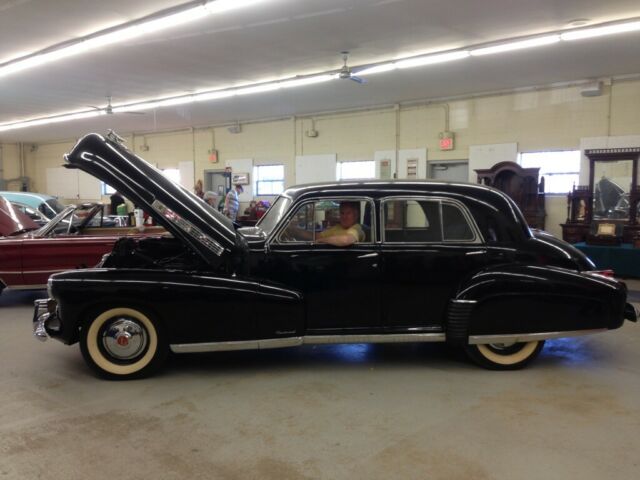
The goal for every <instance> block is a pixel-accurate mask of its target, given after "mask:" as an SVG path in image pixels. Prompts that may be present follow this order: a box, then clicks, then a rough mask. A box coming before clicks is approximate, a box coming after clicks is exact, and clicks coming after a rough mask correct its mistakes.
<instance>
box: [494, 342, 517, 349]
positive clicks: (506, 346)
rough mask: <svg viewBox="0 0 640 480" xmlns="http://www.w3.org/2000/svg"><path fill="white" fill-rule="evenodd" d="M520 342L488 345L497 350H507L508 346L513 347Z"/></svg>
mask: <svg viewBox="0 0 640 480" xmlns="http://www.w3.org/2000/svg"><path fill="white" fill-rule="evenodd" d="M516 343H518V342H507V343H489V344H488V345H489V346H490V347H491V348H493V349H495V350H506V349H508V348H511V347H513V346H514V345H515V344H516Z"/></svg>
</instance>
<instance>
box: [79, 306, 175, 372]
mask: <svg viewBox="0 0 640 480" xmlns="http://www.w3.org/2000/svg"><path fill="white" fill-rule="evenodd" d="M168 350H169V348H168V343H167V340H166V338H165V335H164V332H163V329H162V328H161V325H160V323H159V322H158V321H157V320H156V319H154V318H153V316H151V315H150V314H148V313H147V312H143V311H142V310H140V309H137V308H131V307H117V308H109V309H105V310H102V311H100V312H98V313H97V314H96V315H92V316H91V318H90V319H89V321H88V322H87V324H86V325H85V327H84V328H83V329H82V332H81V335H80V351H81V352H82V356H83V357H84V359H85V361H86V362H87V364H88V365H89V366H90V367H91V368H92V369H93V370H94V371H95V372H96V373H98V375H100V376H101V377H104V378H109V379H122V380H126V379H132V378H142V377H146V376H149V375H151V374H152V373H154V372H155V371H157V370H158V369H159V368H160V367H161V366H162V364H163V362H164V360H165V359H166V357H167V353H168Z"/></svg>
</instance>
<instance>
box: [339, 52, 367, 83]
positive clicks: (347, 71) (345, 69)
mask: <svg viewBox="0 0 640 480" xmlns="http://www.w3.org/2000/svg"><path fill="white" fill-rule="evenodd" d="M340 53H341V54H342V61H343V62H344V64H343V65H342V68H341V69H340V73H338V76H339V77H340V78H344V79H347V80H353V81H354V82H356V83H359V84H360V85H364V84H365V83H367V81H366V80H365V79H364V78H361V77H358V76H356V75H354V74H353V73H352V72H351V67H349V66H348V65H347V60H349V52H348V51H344V52H340Z"/></svg>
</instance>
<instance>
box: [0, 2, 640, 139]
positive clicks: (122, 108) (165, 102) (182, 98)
mask: <svg viewBox="0 0 640 480" xmlns="http://www.w3.org/2000/svg"><path fill="white" fill-rule="evenodd" d="M260 1H264V0H216V1H215V2H207V3H206V4H205V5H201V6H199V7H195V8H193V9H190V10H185V11H183V12H179V13H176V14H175V15H182V17H179V18H182V19H185V20H184V21H187V20H186V19H187V18H195V17H197V15H196V13H193V12H192V10H195V9H198V8H200V9H206V10H208V11H210V12H212V13H221V12H223V11H228V10H230V9H231V8H238V7H243V6H248V5H252V4H255V3H258V2H260ZM214 4H216V5H217V7H216V8H213V5H214ZM223 7H224V8H223ZM216 9H217V10H216ZM166 18H172V17H171V16H168V17H167V16H165V17H162V18H160V19H156V20H151V21H149V22H148V24H147V27H144V25H145V24H138V25H133V26H131V27H127V28H133V29H134V30H131V32H134V31H136V32H137V31H138V30H136V28H141V26H142V28H143V30H144V29H146V30H147V31H150V29H151V28H152V27H151V25H152V24H153V22H155V21H160V20H163V22H159V23H156V24H154V25H155V26H156V27H158V28H160V26H161V25H163V24H166V21H164V19H166ZM175 20H176V21H178V17H175ZM165 26H169V25H164V26H162V28H165ZM154 28H155V27H154ZM638 30H640V21H638V20H634V21H627V22H624V23H617V24H614V25H612V24H610V25H605V26H600V27H590V28H584V29H581V30H575V31H566V32H564V33H561V34H558V33H554V34H549V35H541V36H538V37H533V38H528V39H526V40H516V41H512V42H504V43H501V44H494V45H491V46H487V47H479V48H471V49H460V50H455V51H449V52H441V53H433V54H430V55H422V56H418V57H411V58H404V59H398V60H395V61H391V62H383V63H379V64H377V65H372V66H370V67H364V68H363V69H362V70H355V69H354V70H355V72H356V73H357V75H359V76H363V75H372V74H375V73H382V72H388V71H392V70H395V69H397V68H412V67H420V66H424V65H432V64H438V63H442V62H448V61H453V60H459V59H464V58H468V57H469V56H471V55H473V56H482V55H489V54H493V53H500V52H508V51H512V50H520V49H524V48H531V47H537V46H543V45H551V44H554V43H557V42H559V41H560V40H578V39H581V38H589V37H595V36H602V35H609V34H615V33H624V32H632V31H638ZM119 31H123V30H122V29H121V30H119ZM112 33H113V34H115V33H116V31H112V32H109V33H107V34H105V35H104V36H102V38H103V39H104V41H105V42H106V41H107V40H109V41H110V39H111V37H107V36H108V35H111V34H112ZM125 33H126V32H125ZM127 34H129V33H127ZM130 34H131V35H133V33H130ZM97 38H100V37H98V36H94V37H91V38H86V39H85V40H83V41H81V42H80V43H77V44H74V45H71V46H69V47H66V48H64V49H58V50H55V51H52V52H49V53H46V54H42V55H34V56H31V57H28V58H26V59H25V60H22V61H19V62H13V63H11V62H9V63H6V64H5V66H4V67H0V77H1V76H2V75H6V74H7V72H9V73H12V72H13V71H17V70H19V69H24V68H29V67H31V66H35V65H37V64H38V62H44V61H47V62H48V61H53V60H57V59H58V58H64V57H65V56H69V55H75V54H77V53H80V52H82V51H85V50H87V49H88V48H93V47H94V46H95V45H97V44H98V41H97V40H94V39H97ZM129 38H130V37H129ZM336 78H339V75H338V73H336V72H335V71H333V72H321V73H316V74H311V75H304V76H294V77H288V78H283V79H280V80H276V81H269V82H255V83H253V84H248V85H243V86H240V87H229V88H222V89H216V90H201V91H198V92H195V93H187V94H181V93H177V94H176V95H173V96H168V97H163V98H159V99H149V100H140V101H136V102H129V103H127V104H121V105H114V106H113V107H112V111H113V113H119V112H127V111H133V110H145V109H152V108H159V107H166V106H171V105H182V104H187V103H192V102H203V101H210V100H218V99H223V98H229V97H234V96H236V95H249V94H256V93H264V92H270V91H274V90H279V89H285V88H295V87H299V86H304V85H312V84H317V83H322V82H327V81H330V80H334V79H336ZM105 113H106V111H105V110H104V109H102V110H95V109H94V110H75V111H72V112H66V113H59V114H55V115H48V116H46V117H40V118H34V119H27V120H23V121H14V122H9V123H4V124H0V132H3V131H8V130H14V129H18V128H26V127H31V126H36V125H46V124H49V123H59V122H64V121H69V120H77V119H83V118H90V117H96V116H99V115H104V114H105Z"/></svg>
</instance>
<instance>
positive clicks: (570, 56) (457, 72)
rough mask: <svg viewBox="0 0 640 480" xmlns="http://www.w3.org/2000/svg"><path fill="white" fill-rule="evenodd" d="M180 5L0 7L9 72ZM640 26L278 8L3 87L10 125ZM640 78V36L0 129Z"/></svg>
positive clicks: (581, 15) (499, 14) (409, 8)
mask: <svg viewBox="0 0 640 480" xmlns="http://www.w3.org/2000/svg"><path fill="white" fill-rule="evenodd" d="M184 3H185V2H184V1H180V0H175V1H174V0H109V1H103V0H56V1H51V0H0V46H1V47H0V49H1V50H0V63H2V62H5V61H8V60H10V59H11V58H15V57H16V56H19V55H20V54H28V53H30V52H34V51H37V50H40V49H43V48H46V47H48V46H51V45H53V44H56V43H60V42H64V41H69V40H72V39H74V38H77V37H80V36H84V35H87V34H89V33H92V32H95V31H98V30H101V29H104V28H108V27H112V26H115V25H118V24H121V23H125V22H130V21H132V20H136V19H139V18H141V17H144V16H145V15H149V14H152V13H154V12H157V11H159V10H162V9H165V8H169V7H174V6H178V5H181V4H184ZM633 17H640V2H639V1H638V0H608V1H606V2H603V1H602V0H534V1H532V0H482V1H477V0H476V1H474V0H268V1H265V2H264V3H263V4H259V5H257V6H253V7H248V8H246V9H242V10H237V11H234V12H229V13H227V14H224V15H219V16H210V17H207V18H205V19H203V20H199V21H196V22H192V23H189V24H187V25H183V26H180V27H175V28H173V29H170V30H165V31H163V32H160V33H157V34H154V35H152V36H148V37H144V38H139V39H134V40H130V41H127V42H124V43H120V44H117V45H113V46H110V47H105V48H104V49H101V50H96V51H94V52H91V53H88V54H84V55H79V56H75V57H70V58H68V59H66V60H63V61H59V62H57V63H55V64H50V65H45V66H41V67H36V68H32V69H30V70H25V71H22V72H19V73H16V74H13V75H10V76H7V77H2V78H0V123H5V122H10V121H16V120H22V119H28V118H33V117H39V116H45V115H50V114H54V113H58V112H63V111H68V110H76V109H83V108H86V106H88V105H98V106H104V105H105V103H106V96H107V95H112V96H113V101H114V103H124V102H127V101H132V100H140V99H145V98H155V97H160V96H166V95H174V94H177V93H187V92H190V91H195V90H202V89H212V88H219V87H229V86H233V85H240V84H244V83H254V82H256V81H261V80H266V79H272V78H278V77H283V76H291V75H297V74H308V73H313V72H320V71H327V70H332V69H338V68H339V67H340V66H341V58H340V55H339V52H340V51H341V50H349V51H351V58H350V62H349V63H350V64H351V65H352V66H357V65H366V64H370V63H375V62H379V61H385V60H390V59H393V58H396V57H398V56H403V57H404V56H408V55H412V54H420V53H428V52H433V51H441V50H447V49H452V48H459V47H465V46H470V45H478V44H482V43H487V42H492V41H496V40H500V39H506V38H512V37H518V36H525V35H532V34H538V33H543V32H549V31H559V30H563V29H567V28H572V27H570V25H569V22H571V21H573V20H577V19H587V20H588V21H589V23H590V24H596V23H602V22H608V21H614V20H621V19H627V18H633ZM638 73H640V33H637V32H636V33H629V34H622V35H614V36H609V37H601V38H594V39H591V40H582V41H576V42H562V43H560V44H556V45H552V46H548V47H541V48H536V49H530V50H523V51H520V52H511V53H503V54H498V55H491V56H486V57H475V58H470V59H465V60H464V61H460V62H452V63H447V64H439V65H432V66H427V67H421V68H413V69H407V70H396V71H394V72H389V73H382V74H377V75H372V76H370V77H369V83H368V84H367V85H364V86H361V85H358V84H356V83H355V82H350V81H346V80H345V81H332V82H328V83H324V84H319V85H315V86H307V87H300V88H296V89H290V90H281V91H276V92H266V93H262V94H255V95H248V96H244V97H232V98H228V99H223V100H216V101H212V102H203V103H197V104H189V105H181V106H176V107H165V108H158V109H156V110H152V111H148V112H147V113H146V114H145V115H128V114H122V113H121V114H114V115H106V116H102V117H99V118H92V119H85V120H77V121H71V122H66V123H60V124H53V125H46V126H41V127H32V128H26V129H20V130H13V131H7V132H0V142H5V143H8V142H18V141H23V142H29V143H34V142H46V141H53V140H60V139H71V138H76V137H78V136H80V135H82V134H84V133H86V132H89V131H98V132H105V131H106V130H107V129H109V128H114V129H115V130H116V131H117V132H119V133H122V134H126V133H129V132H132V131H135V132H140V133H142V132H152V131H161V130H167V129H176V128H183V127H189V126H203V125H211V124H221V123H226V122H235V121H240V122H242V121H248V120H255V119H261V118H272V117H282V116H290V115H305V114H312V113H317V112H322V111H328V110H336V109H347V108H355V107H363V106H368V105H384V104H393V103H402V102H410V101H413V100H419V99H433V98H442V97H451V96H459V95H470V94H477V93H482V92H488V91H496V90H503V89H511V88H518V87H526V86H534V85H546V84H551V83H557V82H570V81H579V80H583V79H592V78H598V77H611V76H620V75H626V74H638Z"/></svg>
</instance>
